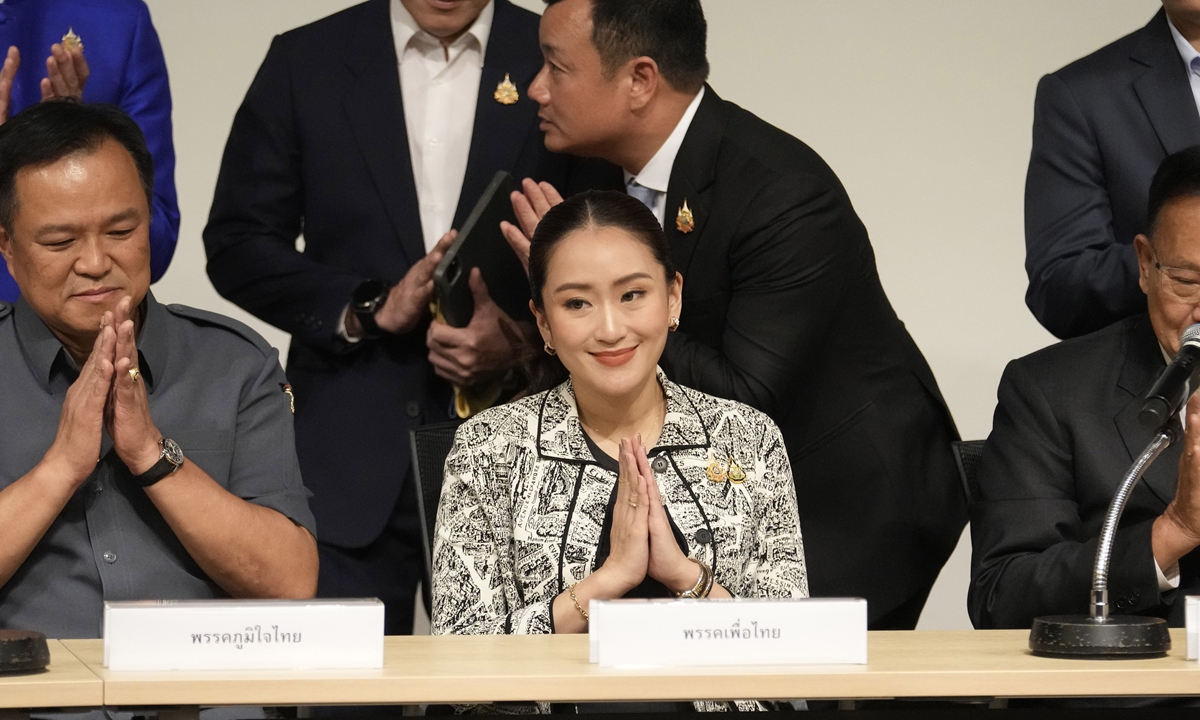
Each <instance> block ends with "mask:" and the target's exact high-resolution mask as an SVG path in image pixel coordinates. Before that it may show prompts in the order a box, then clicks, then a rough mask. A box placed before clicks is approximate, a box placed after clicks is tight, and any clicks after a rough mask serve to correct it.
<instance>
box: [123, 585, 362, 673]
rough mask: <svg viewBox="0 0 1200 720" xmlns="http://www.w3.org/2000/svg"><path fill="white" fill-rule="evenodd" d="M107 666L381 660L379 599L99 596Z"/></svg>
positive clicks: (293, 666) (274, 666) (280, 665)
mask: <svg viewBox="0 0 1200 720" xmlns="http://www.w3.org/2000/svg"><path fill="white" fill-rule="evenodd" d="M104 666H105V667H106V668H108V669H109V670H116V671H129V670H133V671H155V670H310V669H314V670H315V669H337V668H356V669H357V668H380V667H383V603H382V602H380V601H379V600H376V599H374V598H371V599H361V600H360V599H350V600H149V601H143V602H106V603H104Z"/></svg>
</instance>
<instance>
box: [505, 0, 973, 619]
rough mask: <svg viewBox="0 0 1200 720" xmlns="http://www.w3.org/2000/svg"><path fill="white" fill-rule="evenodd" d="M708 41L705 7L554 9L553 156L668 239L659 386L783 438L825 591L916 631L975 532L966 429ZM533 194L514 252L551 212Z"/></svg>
mask: <svg viewBox="0 0 1200 720" xmlns="http://www.w3.org/2000/svg"><path fill="white" fill-rule="evenodd" d="M705 35H706V26H705V21H704V15H703V12H702V10H701V8H700V3H699V2H698V0H594V2H593V0H561V1H558V0H552V1H551V2H550V5H549V7H548V8H547V9H546V12H545V14H544V15H543V17H542V26H541V41H542V50H543V53H544V54H545V56H546V65H545V67H544V68H543V69H542V72H541V73H540V74H539V75H538V77H537V79H535V80H534V83H533V85H532V86H531V87H530V96H532V97H533V98H534V99H535V100H537V101H538V103H539V104H540V105H541V106H542V107H541V117H542V119H543V124H542V127H543V129H544V130H545V132H546V145H547V147H549V148H550V149H551V150H554V151H556V152H570V153H573V154H579V155H592V156H599V157H602V158H604V159H605V160H608V161H610V162H613V163H615V164H618V165H620V166H621V167H623V168H624V169H625V175H626V179H627V186H626V187H627V191H628V192H629V193H630V194H631V195H634V196H635V197H638V198H639V199H640V200H642V201H643V202H644V203H646V204H647V206H649V207H650V209H651V210H652V211H654V212H655V214H656V215H657V216H658V218H659V220H660V222H663V223H664V228H665V230H666V233H667V238H668V240H669V241H670V243H671V246H672V250H673V253H674V260H675V263H676V267H678V268H679V270H680V271H681V272H682V273H683V276H684V278H685V283H684V297H683V314H682V316H681V318H680V320H681V325H680V327H679V332H677V333H673V334H672V335H671V337H670V339H669V341H668V343H667V347H666V350H665V352H664V354H663V357H662V361H661V362H662V365H663V368H664V369H665V370H666V372H667V374H668V375H669V376H670V377H671V379H672V380H675V381H676V382H679V383H681V384H683V385H687V386H690V387H693V388H696V389H699V390H702V391H704V392H707V393H712V394H714V395H718V396H722V397H728V398H733V399H736V400H739V401H742V402H745V403H747V404H749V405H752V406H754V407H756V408H759V409H761V410H763V411H765V412H767V413H768V414H769V415H770V416H771V417H772V418H773V419H774V420H775V421H776V422H777V423H778V424H779V426H780V428H781V430H782V431H783V435H784V439H785V441H786V443H787V447H788V454H789V456H790V458H791V461H792V467H793V474H794V476H795V478H796V484H797V498H798V501H799V506H800V519H801V527H802V528H803V533H804V545H805V556H806V558H807V562H808V571H809V583H810V587H811V589H812V593H813V594H814V595H824V596H859V597H865V598H867V599H868V600H869V601H870V602H869V605H868V609H869V613H870V619H871V627H873V628H879V629H883V628H912V627H914V626H915V625H916V622H917V619H918V617H919V615H920V612H921V608H922V607H923V606H924V602H925V598H926V597H927V595H928V593H929V589H930V587H931V586H932V585H933V582H934V580H935V579H936V577H937V574H938V571H939V570H940V569H941V567H942V564H943V563H944V562H945V560H946V558H947V557H948V556H949V555H950V552H951V551H952V550H953V549H954V546H955V544H956V543H957V541H958V539H959V536H960V534H961V532H962V528H963V525H964V524H965V522H966V510H965V506H964V501H963V497H962V491H961V489H960V487H959V481H958V479H957V475H956V471H955V467H954V461H953V459H952V456H951V452H950V442H951V441H952V440H954V439H955V438H956V432H955V429H954V425H953V422H952V421H951V418H950V414H949V412H948V411H947V409H946V406H945V404H944V403H943V401H942V398H941V394H940V393H939V391H938V388H937V383H936V382H935V381H934V378H933V374H932V373H931V371H930V369H929V366H928V365H927V364H926V363H925V360H924V358H923V357H922V356H921V353H920V351H919V350H918V349H917V347H916V345H915V344H914V343H913V341H912V338H911V337H909V335H908V332H907V331H906V330H905V329H904V325H903V324H902V323H901V322H900V320H899V319H898V318H897V317H896V314H895V312H894V311H893V310H892V307H891V305H890V303H889V302H888V299H887V296H886V295H885V294H884V291H883V288H882V286H881V285H880V281H879V275H878V273H877V271H876V268H875V258H874V254H873V252H872V249H871V244H870V241H869V240H868V238H867V232H866V229H865V228H864V227H863V225H862V223H861V222H860V221H859V219H858V216H857V215H856V214H855V212H854V209H853V207H851V204H850V199H849V198H848V197H847V196H846V192H845V190H844V189H843V188H842V185H841V183H840V182H839V181H838V179H837V176H836V175H834V173H833V171H832V170H830V169H829V167H828V166H827V165H826V164H825V163H824V161H822V160H821V158H820V157H818V156H817V154H816V153H815V152H813V151H812V150H811V149H810V148H809V147H808V146H806V145H805V144H804V143H802V142H800V141H799V140H797V139H795V138H793V137H791V136H789V135H787V134H786V133H784V132H782V131H780V130H778V129H776V128H774V127H772V126H770V125H768V124H767V123H765V122H763V121H762V120H760V119H758V118H757V117H755V116H753V115H751V114H750V113H748V112H746V111H745V110H743V109H741V108H739V107H737V106H736V105H734V104H732V103H729V102H725V101H724V100H721V99H720V98H719V97H717V94H716V93H715V92H714V91H713V90H712V88H710V87H707V86H706V85H705V84H704V81H705V78H706V77H707V74H708V62H707V60H706V58H705ZM525 190H526V196H525V197H523V196H519V195H518V196H516V197H514V203H515V204H516V205H517V206H518V209H519V210H520V211H521V216H522V217H523V223H522V224H523V225H524V227H523V228H522V231H518V230H517V229H516V228H511V227H510V228H507V229H506V231H507V233H508V235H509V239H510V242H512V243H513V244H514V247H519V246H520V245H521V242H520V241H521V235H522V234H523V232H525V233H531V232H532V227H533V226H534V225H536V218H537V217H538V214H539V213H540V212H541V211H542V210H544V209H546V208H548V207H549V205H550V204H551V203H552V202H553V201H554V199H555V193H554V192H553V190H552V189H551V188H548V187H544V186H537V185H534V184H533V183H530V182H527V183H526V184H525Z"/></svg>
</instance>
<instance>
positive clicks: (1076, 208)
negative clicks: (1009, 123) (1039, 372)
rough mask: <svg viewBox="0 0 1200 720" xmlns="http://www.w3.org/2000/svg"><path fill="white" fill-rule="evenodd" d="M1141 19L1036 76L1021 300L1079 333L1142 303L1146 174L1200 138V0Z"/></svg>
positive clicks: (1049, 325) (1179, 1)
mask: <svg viewBox="0 0 1200 720" xmlns="http://www.w3.org/2000/svg"><path fill="white" fill-rule="evenodd" d="M1163 5H1164V8H1163V10H1160V11H1159V13H1158V14H1157V15H1155V16H1154V19H1153V20H1151V21H1150V22H1149V24H1147V25H1146V26H1145V27H1144V28H1142V29H1141V30H1138V31H1137V32H1134V33H1132V34H1130V35H1127V36H1125V37H1123V38H1121V39H1120V40H1117V41H1116V42H1114V43H1112V44H1111V45H1108V46H1107V47H1104V48H1101V49H1100V50H1097V51H1096V52H1094V53H1092V54H1091V55H1089V56H1087V57H1085V58H1083V59H1081V60H1077V61H1076V62H1073V63H1071V64H1070V65H1068V66H1066V67H1065V68H1063V69H1061V70H1059V71H1058V72H1055V73H1051V74H1050V75H1047V76H1045V77H1043V78H1042V80H1041V82H1040V83H1038V89H1037V99H1036V101H1035V104H1034V119H1033V153H1032V156H1031V157H1030V160H1029V174H1028V177H1027V178H1026V181H1025V250H1026V254H1025V270H1026V272H1027V273H1028V274H1029V290H1028V292H1027V293H1026V295H1025V302H1026V304H1027V305H1028V306H1029V309H1030V310H1032V311H1033V314H1034V316H1035V317H1037V319H1038V321H1039V322H1041V324H1042V325H1044V326H1045V327H1046V329H1047V330H1049V331H1050V332H1052V333H1054V334H1055V335H1057V336H1058V337H1060V338H1068V337H1076V336H1079V335H1083V334H1086V333H1089V332H1092V331H1093V330H1099V329H1100V328H1102V327H1105V326H1106V325H1108V324H1110V323H1112V322H1114V321H1116V320H1119V319H1121V318H1124V317H1129V316H1131V315H1137V314H1140V313H1142V312H1145V310H1146V300H1145V297H1144V296H1143V295H1142V293H1141V291H1140V290H1139V289H1138V282H1137V277H1138V270H1137V258H1136V257H1135V253H1134V250H1133V238H1134V236H1136V235H1137V234H1138V233H1141V232H1145V231H1146V193H1147V189H1148V188H1149V187H1150V178H1151V177H1152V176H1153V175H1154V171H1155V169H1157V168H1158V165H1159V163H1161V162H1162V160H1163V158H1164V157H1166V156H1167V155H1169V154H1171V153H1174V152H1177V151H1179V150H1182V149H1183V148H1186V147H1188V146H1191V145H1194V144H1196V143H1200V112H1198V111H1197V105H1200V60H1196V58H1200V53H1198V52H1197V50H1196V47H1197V46H1200V9H1197V8H1196V7H1195V3H1194V2H1187V1H1185V0H1163Z"/></svg>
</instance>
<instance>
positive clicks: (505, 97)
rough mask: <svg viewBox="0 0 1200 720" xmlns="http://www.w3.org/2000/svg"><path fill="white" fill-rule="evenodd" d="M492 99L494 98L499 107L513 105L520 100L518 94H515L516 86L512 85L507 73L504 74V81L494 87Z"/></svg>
mask: <svg viewBox="0 0 1200 720" xmlns="http://www.w3.org/2000/svg"><path fill="white" fill-rule="evenodd" d="M492 97H494V98H496V102H498V103H500V104H501V105H513V104H515V103H516V102H517V100H520V99H521V95H520V93H518V92H517V86H516V85H513V83H512V79H510V78H509V77H508V73H504V79H503V80H501V81H500V84H499V85H497V86H496V92H494V93H492Z"/></svg>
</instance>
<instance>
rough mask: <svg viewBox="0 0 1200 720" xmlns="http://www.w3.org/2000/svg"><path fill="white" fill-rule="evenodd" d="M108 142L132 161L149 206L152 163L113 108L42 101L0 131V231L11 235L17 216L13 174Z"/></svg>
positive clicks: (128, 122)
mask: <svg viewBox="0 0 1200 720" xmlns="http://www.w3.org/2000/svg"><path fill="white" fill-rule="evenodd" d="M109 138H112V139H113V140H116V141H117V142H119V143H121V145H123V146H124V147H125V149H126V150H128V151H129V154H130V156H132V157H133V162H134V165H136V166H137V170H138V176H139V177H140V178H141V181H142V190H144V191H145V193H146V202H147V203H149V202H150V199H151V198H152V197H153V195H154V159H153V158H152V157H151V156H150V151H149V150H147V149H146V139H145V138H144V137H143V136H142V131H141V129H140V128H138V126H137V123H135V122H134V121H133V120H132V119H131V118H130V117H129V116H128V115H126V114H125V113H124V112H122V111H121V110H120V109H119V108H116V107H113V106H112V105H104V104H100V103H81V102H79V101H77V100H74V99H69V98H68V99H60V100H48V101H46V102H40V103H38V104H36V105H31V106H30V107H28V108H26V109H25V110H22V111H21V112H20V113H18V114H17V115H16V116H15V117H13V118H12V119H10V120H9V121H8V122H6V123H4V124H3V125H0V227H4V228H6V229H11V228H12V222H13V218H14V217H16V214H17V172H18V171H20V170H21V169H22V168H26V167H30V166H38V165H48V164H50V163H54V162H57V161H59V160H61V159H63V158H65V157H68V156H70V155H75V154H77V153H84V154H89V153H92V152H94V151H95V150H97V149H98V148H99V147H100V145H101V144H103V142H104V141H105V140H106V139H109Z"/></svg>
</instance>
